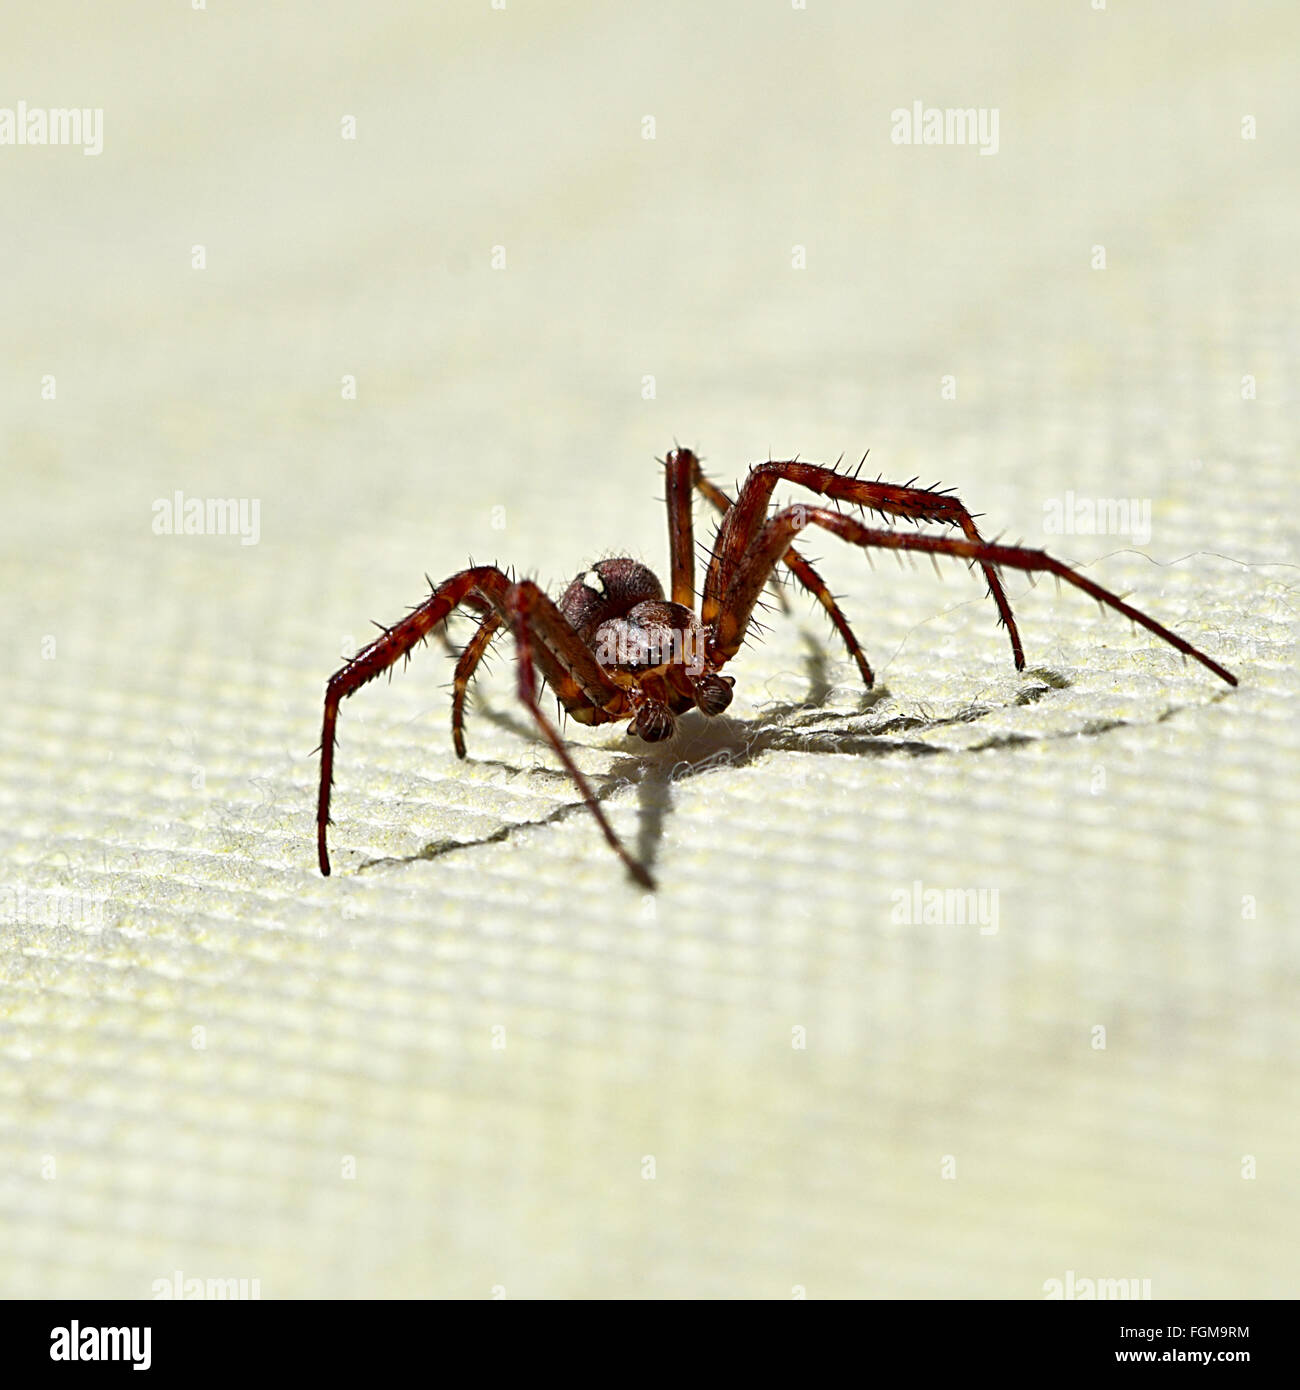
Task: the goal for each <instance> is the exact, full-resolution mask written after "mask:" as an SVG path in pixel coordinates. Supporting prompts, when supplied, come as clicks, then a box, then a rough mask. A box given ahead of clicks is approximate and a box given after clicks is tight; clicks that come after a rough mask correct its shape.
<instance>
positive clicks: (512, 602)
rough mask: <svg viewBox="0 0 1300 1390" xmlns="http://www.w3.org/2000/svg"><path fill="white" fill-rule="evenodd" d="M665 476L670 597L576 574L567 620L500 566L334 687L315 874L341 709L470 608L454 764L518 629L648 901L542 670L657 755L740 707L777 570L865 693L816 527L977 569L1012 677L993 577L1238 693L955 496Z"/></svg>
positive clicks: (364, 654) (604, 826)
mask: <svg viewBox="0 0 1300 1390" xmlns="http://www.w3.org/2000/svg"><path fill="white" fill-rule="evenodd" d="M662 462H663V464H664V468H665V471H666V479H667V499H666V500H667V504H668V540H669V554H670V565H671V575H672V597H671V598H666V597H665V596H664V590H663V585H662V584H661V583H660V582H659V580H658V578H657V577H656V576H655V575H654V573H653V572H652V571H651V570H649V569H647V568H646V566H645V565H643V564H640V563H639V562H638V561H636V560H631V559H627V558H621V559H612V560H600V561H598V562H597V563H595V564H594V565H592V566H590V567H589V568H588V569H585V570H583V572H582V573H581V574H579V575H578V576H577V577H576V578H575V579H574V580H573V582H572V583H571V584H570V585H569V586H568V588H567V589H565V591H564V593H563V595H562V596H561V598H560V601H559V603H558V604H557V603H555V602H554V601H553V600H552V599H550V598H548V597H547V595H546V593H545V592H544V591H543V590H542V589H540V588H539V587H538V586H537V585H536V584H534V583H533V582H532V581H531V580H528V579H520V580H514V579H512V578H511V577H510V576H508V575H507V574H505V573H504V572H503V571H502V570H500V569H499V568H498V567H497V566H496V565H471V566H470V568H469V569H463V570H461V571H459V573H457V574H453V575H452V576H451V578H450V579H446V580H444V581H443V582H442V583H441V584H434V583H433V582H432V581H430V582H429V588H430V591H431V592H430V593H429V595H428V597H427V598H426V599H425V600H424V601H423V602H422V603H420V604H418V605H417V606H416V607H415V608H413V609H412V610H411V611H410V612H409V613H408V614H407V615H406V617H404V618H403V619H402V620H401V621H400V622H398V623H395V624H394V625H393V626H392V627H388V628H381V629H380V631H381V633H382V635H381V636H380V637H378V638H376V640H375V641H373V642H371V643H370V645H369V646H367V647H364V648H362V650H361V651H359V652H358V653H357V654H356V656H354V657H353V658H352V659H351V660H350V661H349V662H348V663H347V664H346V665H345V666H344V667H343V668H342V669H341V670H339V671H336V672H335V673H334V675H332V676H331V677H330V679H329V683H328V685H327V686H326V688H325V718H324V726H323V728H322V731H321V744H320V750H319V751H320V755H321V760H320V798H319V801H318V804H317V812H316V833H317V848H318V851H319V854H320V871H321V873H322V874H325V875H328V874H329V871H330V861H329V852H328V850H327V848H326V843H325V837H326V828H327V827H328V826H329V824H330V818H329V806H330V786H331V784H332V782H333V775H334V729H335V724H336V722H337V720H338V712H339V704H340V702H341V701H342V700H343V699H345V698H346V697H347V696H349V695H351V694H353V692H354V691H356V690H359V689H360V688H361V687H362V686H363V685H365V684H366V683H367V682H368V681H371V680H373V679H374V678H375V677H376V676H378V675H379V674H380V673H381V672H383V671H386V670H388V669H389V668H390V667H392V666H393V664H394V663H395V662H396V661H397V660H398V659H399V658H409V656H410V652H411V649H412V648H413V647H414V646H415V645H416V643H418V642H422V641H424V640H425V638H427V637H428V635H429V633H430V632H431V631H433V630H434V629H435V628H436V627H438V625H439V624H441V623H443V622H445V621H446V619H447V618H449V617H450V616H451V614H452V613H453V612H454V611H455V610H456V609H457V608H459V607H465V608H469V609H470V610H472V611H473V612H474V613H476V614H477V615H478V617H479V619H480V621H479V625H478V630H477V631H476V632H475V634H474V636H473V637H472V638H471V639H470V641H469V643H468V644H467V645H466V647H465V648H464V650H463V651H462V652H461V653H460V658H459V660H458V661H457V663H456V671H455V676H454V678H453V682H452V689H453V694H452V710H451V726H452V740H453V743H454V745H455V748H456V755H457V757H460V758H463V757H464V756H465V733H464V716H465V696H466V692H467V690H468V687H469V682H470V680H471V678H472V677H473V675H474V672H475V669H476V668H477V666H478V664H479V662H480V661H481V660H482V659H483V655H484V653H485V652H486V651H487V649H488V647H489V646H490V645H491V643H492V640H493V638H494V637H496V636H497V635H498V633H499V632H500V631H501V629H502V628H509V630H510V632H511V634H512V635H513V637H514V640H515V647H516V652H517V656H518V693H519V698H520V700H521V701H522V702H523V704H524V706H525V707H526V708H527V710H528V712H529V714H530V715H532V717H533V719H534V720H535V721H536V724H537V727H538V729H539V730H540V731H541V733H542V735H543V737H544V738H545V739H546V741H547V742H548V743H549V744H550V745H551V747H552V748H553V749H554V750H555V754H556V756H557V757H558V758H559V760H560V762H561V763H563V765H564V767H565V770H566V771H567V772H568V774H569V776H570V777H572V778H573V780H574V782H575V783H576V784H577V786H578V790H579V791H580V792H581V793H582V798H583V800H584V801H585V802H586V805H587V807H588V809H589V810H590V811H591V814H592V815H593V816H594V817H595V818H596V822H597V824H599V826H600V828H601V830H602V831H603V832H604V835H605V839H606V840H608V841H609V843H610V846H611V847H612V848H613V850H614V852H615V853H616V854H617V855H618V856H619V858H620V859H621V860H622V861H623V863H624V864H625V865H626V866H627V868H628V871H629V872H630V873H631V875H632V877H633V878H634V879H635V880H636V881H637V882H638V883H640V884H642V885H643V886H644V887H647V888H653V887H654V880H653V879H652V877H651V875H650V871H649V870H648V869H647V868H646V867H645V865H644V864H642V863H641V862H640V861H639V860H637V859H635V858H634V857H633V856H632V855H631V854H630V853H629V852H628V850H627V849H626V848H625V847H624V845H623V843H622V841H620V839H619V838H618V836H617V835H616V834H615V833H614V828H613V827H612V826H611V825H610V823H609V821H608V819H607V818H606V816H605V813H604V811H602V810H601V807H600V804H599V802H598V801H597V800H596V798H595V796H594V795H593V794H592V790H591V786H590V784H589V783H588V782H587V779H586V778H585V777H584V776H583V775H582V773H581V772H580V771H579V770H578V767H577V765H576V764H575V763H574V761H573V759H572V757H570V755H569V752H568V749H567V748H566V747H565V745H564V741H563V740H562V739H561V737H560V733H559V730H558V729H557V728H556V727H555V724H554V723H553V722H552V721H551V720H550V719H549V718H548V717H547V716H546V715H545V714H544V713H543V711H542V709H541V706H540V705H539V704H538V682H537V674H536V670H537V669H540V671H541V673H542V676H543V678H544V680H545V681H546V683H547V684H549V685H550V686H551V688H552V690H554V692H555V694H556V696H557V697H558V699H559V702H560V704H561V705H563V706H564V708H565V709H566V710H568V712H569V714H570V716H571V717H572V718H573V719H575V720H576V721H577V722H578V723H579V724H608V723H610V722H611V721H613V720H618V719H628V718H629V717H630V721H631V722H630V723H629V724H628V726H627V732H628V733H629V734H631V735H635V736H638V737H640V738H642V739H644V740H646V742H648V743H657V742H659V741H660V740H661V739H666V738H669V737H670V736H671V735H672V733H673V730H674V727H675V724H676V719H677V716H678V715H681V714H684V713H685V712H686V711H687V710H691V709H698V710H700V711H701V712H702V713H703V714H706V715H709V716H710V717H712V716H715V715H719V714H721V713H722V712H723V710H725V709H726V708H727V706H728V705H729V704H730V703H731V698H732V687H733V686H734V684H735V681H734V680H733V678H732V677H731V676H723V675H720V674H719V671H720V670H721V668H722V667H723V666H725V665H726V664H727V662H729V661H730V660H731V659H732V658H733V657H734V656H735V655H736V654H737V652H739V651H740V648H741V645H742V644H743V643H744V641H745V635H746V633H747V631H748V630H749V626H750V623H751V621H752V619H753V614H754V608H755V605H756V604H757V603H758V601H759V597H760V595H761V594H762V591H763V588H764V585H766V584H767V583H768V581H769V579H771V578H772V577H773V574H774V571H775V570H776V567H777V566H778V565H782V566H784V567H785V568H786V569H787V570H789V571H790V574H791V575H792V577H793V578H794V580H795V581H796V582H797V583H798V584H800V585H802V586H803V588H804V589H806V590H807V591H808V592H809V593H811V594H812V595H813V596H814V597H815V598H816V599H817V601H818V603H820V604H821V606H822V607H823V608H824V609H825V610H826V613H827V615H828V616H829V618H830V620H831V622H832V624H834V626H835V629H836V630H837V631H838V633H839V634H840V637H841V638H842V639H843V642H844V645H845V647H846V648H847V649H848V653H849V655H850V657H852V659H853V661H854V662H855V663H856V665H857V668H858V671H859V673H860V674H861V676H862V680H863V682H864V683H865V684H866V686H867V687H868V688H870V687H871V685H872V683H873V681H874V676H873V674H872V671H871V667H870V666H869V665H868V664H867V659H866V657H865V656H864V655H863V652H862V648H861V647H860V646H859V645H858V641H857V638H856V637H855V636H854V634H853V630H852V628H850V626H849V624H848V620H847V619H846V618H845V616H844V614H843V612H841V610H840V607H839V605H838V603H837V602H836V600H835V597H834V596H833V595H832V594H831V592H830V590H829V589H828V588H827V587H826V584H825V582H824V581H823V580H822V578H821V576H820V575H819V574H818V573H817V571H816V570H815V569H814V568H813V566H812V565H811V564H810V563H809V562H808V560H806V559H805V558H804V557H803V555H801V554H800V552H799V551H798V550H796V549H795V548H794V546H793V545H792V544H791V542H792V541H793V540H794V538H795V537H796V536H797V535H798V534H799V532H800V531H802V530H804V529H805V528H806V527H808V526H820V527H822V528H823V529H825V530H827V531H830V532H832V533H833V534H834V535H836V536H839V537H840V538H841V539H843V540H846V541H848V542H849V543H850V544H851V545H857V546H862V547H864V548H867V549H868V551H869V550H870V549H871V548H875V547H879V548H881V549H886V550H894V551H906V550H913V551H923V552H925V553H927V554H929V555H930V556H932V557H933V556H938V555H953V556H957V557H959V558H961V559H964V560H966V561H967V562H968V564H969V565H970V566H971V567H972V568H973V567H974V566H975V565H978V566H979V567H980V569H981V570H982V571H983V574H984V578H985V580H986V581H987V583H988V591H989V595H990V597H991V598H992V599H993V602H994V604H995V606H996V608H997V612H998V622H999V625H1000V626H1002V627H1005V628H1006V630H1007V635H1008V636H1009V637H1010V639H1011V653H1012V657H1013V658H1014V660H1015V664H1016V670H1018V671H1022V670H1024V666H1025V655H1024V649H1023V648H1022V646H1021V644H1020V633H1019V631H1018V630H1017V628H1016V622H1015V618H1014V617H1013V616H1012V613H1011V605H1010V604H1009V603H1008V602H1007V596H1006V592H1005V590H1004V589H1003V587H1002V580H1001V577H1000V575H999V568H1000V567H1005V568H1007V569H1018V570H1024V571H1026V572H1028V573H1029V574H1036V573H1041V572H1046V573H1049V574H1053V575H1055V576H1057V578H1058V580H1059V579H1064V580H1065V581H1066V582H1067V583H1069V584H1073V585H1074V586H1075V587H1076V588H1079V589H1082V590H1083V591H1084V593H1086V594H1090V595H1091V596H1092V597H1093V598H1094V599H1096V600H1097V601H1098V603H1100V604H1103V605H1105V606H1107V607H1110V608H1113V609H1115V610H1116V611H1117V612H1120V613H1123V614H1124V615H1125V616H1126V617H1128V618H1130V619H1131V620H1132V621H1133V622H1135V623H1140V624H1141V625H1142V626H1143V627H1145V628H1146V629H1147V630H1148V631H1149V632H1153V633H1155V634H1156V636H1157V637H1160V638H1162V639H1163V640H1164V641H1166V642H1168V643H1169V644H1170V645H1171V646H1172V647H1174V648H1175V649H1176V650H1178V651H1180V652H1182V653H1183V655H1184V656H1190V657H1194V658H1195V659H1196V660H1197V661H1199V662H1200V663H1201V664H1202V665H1203V666H1206V667H1208V668H1209V669H1210V670H1211V671H1213V672H1214V674H1215V675H1216V676H1218V677H1220V678H1221V679H1222V680H1225V681H1227V682H1228V684H1229V685H1236V684H1237V678H1236V676H1234V675H1233V674H1232V673H1231V672H1230V671H1227V670H1225V669H1224V668H1223V667H1222V666H1220V665H1219V663H1218V662H1217V661H1213V660H1211V658H1210V657H1208V656H1206V655H1205V653H1204V652H1201V651H1198V650H1197V649H1196V648H1195V647H1194V646H1192V645H1191V643H1190V642H1187V641H1185V640H1184V639H1183V638H1181V637H1179V636H1178V635H1177V634H1176V633H1173V632H1171V631H1170V630H1169V629H1168V628H1167V627H1163V626H1162V625H1161V624H1160V623H1158V622H1156V621H1155V619H1154V618H1149V617H1147V616H1146V614H1145V613H1142V612H1139V611H1138V610H1137V609H1136V608H1132V607H1130V606H1129V605H1128V604H1127V603H1125V602H1124V600H1123V599H1121V598H1119V597H1118V596H1117V595H1115V594H1112V593H1110V592H1109V591H1108V590H1106V589H1103V588H1102V587H1101V585H1099V584H1094V583H1093V582H1092V580H1090V579H1087V578H1085V577H1084V576H1083V575H1081V574H1077V573H1075V571H1074V570H1073V569H1071V568H1070V567H1069V566H1068V565H1066V564H1064V563H1063V562H1062V561H1060V560H1057V559H1054V558H1053V557H1052V556H1050V555H1047V554H1046V553H1044V552H1043V551H1041V550H1031V549H1029V548H1027V547H1025V546H1020V545H1001V544H998V543H996V542H992V543H991V542H988V541H985V540H984V539H983V537H982V536H981V535H980V533H979V531H978V530H977V529H976V526H975V521H974V518H973V517H972V516H971V514H970V512H969V511H967V510H966V508H965V507H964V506H963V505H962V503H961V502H960V501H959V500H958V499H957V497H956V496H954V495H953V493H952V492H951V491H950V490H947V491H945V490H939V489H937V488H918V487H914V486H912V484H911V483H909V484H906V485H902V486H899V485H896V484H893V483H884V482H880V481H879V480H877V481H875V482H872V481H869V480H865V479H863V478H861V477H860V476H859V474H860V473H861V468H862V465H861V464H859V465H858V469H857V471H856V472H852V473H841V472H839V471H838V469H837V468H826V467H823V466H822V465H820V464H815V463H803V462H800V461H799V460H798V459H792V460H788V461H785V462H772V461H770V460H769V461H768V462H767V463H758V464H755V465H754V466H753V467H752V468H751V469H750V471H749V474H748V476H747V477H746V478H745V482H744V485H743V486H742V487H741V489H740V492H739V493H738V495H737V498H736V501H735V503H734V504H733V503H732V501H731V499H730V497H728V495H727V494H726V493H725V492H724V491H723V490H722V489H721V488H719V487H717V486H716V485H715V484H714V483H712V482H710V481H709V479H708V478H706V477H705V476H704V474H703V473H702V472H701V471H700V464H699V460H698V459H697V458H696V456H695V455H694V454H693V453H692V452H691V451H690V450H689V449H681V448H677V449H674V450H672V452H671V453H669V455H668V457H667V459H666V460H663V461H662ZM913 481H915V480H913ZM780 482H788V483H795V484H799V485H801V486H803V487H805V488H808V489H809V490H810V491H812V492H814V493H818V494H820V495H821V496H822V497H824V498H827V499H829V500H830V501H831V502H832V503H835V504H836V505H835V506H834V507H825V506H808V505H805V504H800V505H797V506H793V507H786V508H784V509H782V510H779V511H776V512H770V506H769V504H770V502H771V499H772V493H773V490H774V489H775V487H776V485H777V484H778V483H780ZM697 491H698V492H700V493H701V494H702V495H703V496H704V497H705V498H706V499H707V501H708V502H710V503H711V504H712V505H713V506H714V507H715V508H716V509H717V510H718V511H719V512H721V513H722V522H721V524H720V526H719V527H718V531H717V535H716V538H715V540H714V544H713V549H712V552H711V553H710V556H709V563H708V569H707V571H706V573H705V577H704V592H703V594H702V596H701V602H700V610H699V613H698V614H697V613H696V612H695V611H694V603H695V541H694V522H693V518H692V503H693V501H694V495H695V493H696V492H697ZM841 502H847V503H849V504H850V505H853V506H856V507H858V508H860V509H862V510H863V512H864V513H865V512H867V511H872V512H876V513H878V514H879V515H881V516H882V517H902V518H906V519H907V520H910V521H913V522H918V523H919V522H923V521H932V522H943V523H946V524H948V525H951V526H955V527H958V528H959V529H960V530H961V532H962V535H961V537H960V538H958V537H955V536H936V535H929V534H925V533H916V532H906V531H892V530H885V529H878V528H873V527H870V526H867V525H865V524H864V523H863V522H862V521H859V520H857V519H856V518H854V517H852V516H848V515H845V514H844V513H843V512H841V511H840V510H839V507H838V504H839V503H841ZM426 578H427V576H426Z"/></svg>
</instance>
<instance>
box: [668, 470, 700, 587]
mask: <svg viewBox="0 0 1300 1390" xmlns="http://www.w3.org/2000/svg"><path fill="white" fill-rule="evenodd" d="M698 468H699V464H698V463H697V462H696V458H695V455H694V454H693V453H691V451H690V450H689V449H674V450H673V451H672V453H671V454H669V455H668V458H667V460H666V461H665V463H664V480H665V483H666V484H667V495H666V501H667V503H668V555H669V564H670V567H671V569H672V597H673V602H674V603H680V604H681V605H682V607H683V608H689V609H690V610H691V611H692V612H694V611H695V523H694V520H693V518H692V516H691V502H692V500H693V499H692V493H691V482H692V480H693V478H694V475H695V472H696V471H697V470H698Z"/></svg>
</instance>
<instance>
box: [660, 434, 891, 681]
mask: <svg viewBox="0 0 1300 1390" xmlns="http://www.w3.org/2000/svg"><path fill="white" fill-rule="evenodd" d="M668 467H669V471H670V474H671V473H672V472H673V470H674V469H676V471H677V473H678V475H683V474H684V475H685V476H686V477H687V478H689V481H690V482H691V483H692V484H693V485H694V486H695V488H696V489H698V491H699V492H700V493H701V494H702V495H703V496H704V497H705V498H706V499H707V501H708V502H710V503H711V504H712V505H713V506H714V507H715V508H717V510H718V511H719V512H721V513H722V514H723V515H724V516H725V515H726V513H727V512H729V511H730V510H731V508H732V505H733V504H732V501H731V498H730V497H728V496H727V494H726V493H725V492H724V491H723V489H722V488H720V487H718V486H717V484H716V483H713V482H711V481H710V480H709V479H708V478H706V477H705V476H704V474H703V472H702V471H701V469H700V462H699V459H697V458H696V457H695V455H694V454H693V453H691V451H690V450H689V449H678V450H676V451H675V452H674V453H672V454H670V455H669V456H668ZM679 486H680V484H679ZM668 498H669V532H670V535H673V534H674V531H675V527H674V521H673V508H674V492H673V484H672V483H671V482H670V484H669V491H668ZM678 505H680V504H678ZM686 506H687V516H688V520H689V506H690V504H689V501H688V502H687V504H686ZM685 534H686V541H687V543H688V545H689V544H693V541H692V537H691V533H690V530H689V529H687V531H686V533H685ZM673 555H674V562H675V560H676V555H677V551H676V550H674V551H673ZM691 558H692V562H693V559H694V556H693V555H692V557H691ZM781 561H782V563H783V564H784V565H785V567H786V568H787V569H788V570H789V571H790V573H791V574H792V575H794V577H795V580H796V581H797V582H798V583H799V584H801V585H802V586H803V588H805V589H806V590H807V591H808V592H809V593H810V594H812V596H813V597H814V598H815V599H816V600H817V602H818V603H820V604H821V606H822V607H823V608H824V609H825V610H826V615H827V617H829V618H830V620H831V624H832V625H833V626H834V628H835V630H836V632H838V633H839V634H840V638H841V639H842V640H843V642H844V646H845V649H846V650H847V651H848V654H849V656H850V657H852V659H853V661H854V664H855V665H856V666H857V668H858V674H859V675H860V676H861V677H862V683H863V684H864V685H865V686H866V687H867V689H868V690H870V689H871V687H872V686H873V685H874V684H875V676H874V675H873V674H872V671H871V666H870V664H869V663H868V661H867V658H866V655H865V653H864V652H863V650H862V647H861V645H860V644H859V642H858V639H857V636H856V635H855V633H854V631H853V629H852V628H851V627H850V626H849V620H848V619H847V618H846V617H845V616H844V612H843V610H842V609H841V608H840V606H839V604H838V603H837V602H836V599H835V595H834V594H832V593H831V591H830V588H829V586H828V585H827V583H826V581H825V580H824V579H823V578H822V577H821V575H820V574H818V573H817V571H816V569H815V568H814V567H813V565H812V562H811V561H809V560H806V559H805V558H804V557H803V556H802V555H801V554H800V553H799V552H798V551H797V550H796V549H795V548H794V547H793V546H791V547H790V549H789V550H787V551H786V552H785V554H784V555H783V556H782V557H781ZM674 574H676V568H675V566H674ZM675 587H676V586H675V584H674V589H675ZM674 597H676V594H675V593H674ZM677 601H678V602H683V601H685V602H687V603H688V605H689V604H692V603H693V602H694V575H693V567H692V586H691V598H690V599H689V600H677ZM783 602H784V599H783Z"/></svg>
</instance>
